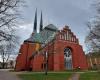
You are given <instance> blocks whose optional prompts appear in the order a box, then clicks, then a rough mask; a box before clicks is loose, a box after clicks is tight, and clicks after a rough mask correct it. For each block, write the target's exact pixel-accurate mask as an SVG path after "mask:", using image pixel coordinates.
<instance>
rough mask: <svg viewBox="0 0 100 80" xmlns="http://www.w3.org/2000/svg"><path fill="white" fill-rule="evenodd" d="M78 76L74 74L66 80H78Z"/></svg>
mask: <svg viewBox="0 0 100 80" xmlns="http://www.w3.org/2000/svg"><path fill="white" fill-rule="evenodd" d="M79 77H80V74H79V73H74V74H73V75H72V76H71V77H70V78H69V79H68V80H79Z"/></svg>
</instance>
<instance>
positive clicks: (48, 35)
mask: <svg viewBox="0 0 100 80" xmlns="http://www.w3.org/2000/svg"><path fill="white" fill-rule="evenodd" d="M57 31H58V29H57V27H56V26H54V25H53V24H49V25H47V26H46V27H45V28H44V29H43V30H42V31H41V32H40V33H33V34H32V35H31V36H30V38H28V39H27V40H25V42H33V43H35V42H38V43H43V44H44V43H45V44H46V43H48V42H50V41H51V40H53V39H54V37H55V35H56V32H57Z"/></svg>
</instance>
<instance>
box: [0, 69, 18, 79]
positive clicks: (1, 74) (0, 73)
mask: <svg viewBox="0 0 100 80" xmlns="http://www.w3.org/2000/svg"><path fill="white" fill-rule="evenodd" d="M0 80H20V79H19V78H18V77H17V76H16V75H15V74H13V73H11V72H9V71H8V70H3V69H1V70H0Z"/></svg>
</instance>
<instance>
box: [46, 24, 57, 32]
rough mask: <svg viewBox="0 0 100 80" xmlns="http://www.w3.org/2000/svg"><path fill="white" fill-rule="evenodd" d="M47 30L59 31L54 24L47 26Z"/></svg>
mask: <svg viewBox="0 0 100 80" xmlns="http://www.w3.org/2000/svg"><path fill="white" fill-rule="evenodd" d="M45 29H51V30H56V31H57V30H58V28H57V27H56V26H55V25H53V24H49V25H47V26H46V27H45Z"/></svg>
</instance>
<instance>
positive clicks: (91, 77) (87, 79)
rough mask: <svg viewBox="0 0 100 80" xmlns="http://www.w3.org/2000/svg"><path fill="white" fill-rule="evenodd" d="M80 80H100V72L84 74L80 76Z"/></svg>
mask: <svg viewBox="0 0 100 80" xmlns="http://www.w3.org/2000/svg"><path fill="white" fill-rule="evenodd" d="M80 80H100V72H86V73H82V74H80Z"/></svg>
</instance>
